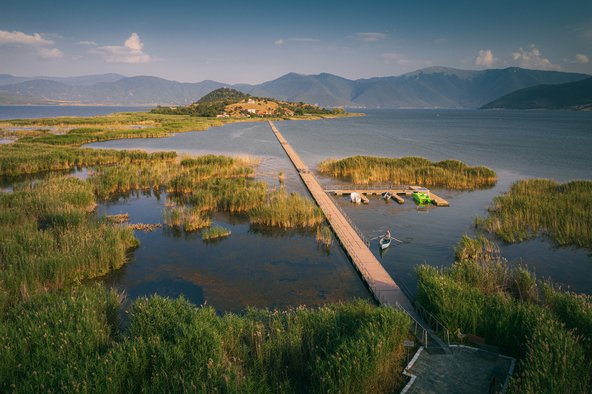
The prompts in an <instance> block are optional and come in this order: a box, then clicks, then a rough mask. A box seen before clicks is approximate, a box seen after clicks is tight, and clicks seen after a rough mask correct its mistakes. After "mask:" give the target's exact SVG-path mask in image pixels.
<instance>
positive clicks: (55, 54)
mask: <svg viewBox="0 0 592 394" xmlns="http://www.w3.org/2000/svg"><path fill="white" fill-rule="evenodd" d="M37 56H39V58H40V59H43V60H52V59H58V58H60V57H63V56H64V53H63V52H62V51H60V50H59V49H58V48H40V49H39V51H37Z"/></svg>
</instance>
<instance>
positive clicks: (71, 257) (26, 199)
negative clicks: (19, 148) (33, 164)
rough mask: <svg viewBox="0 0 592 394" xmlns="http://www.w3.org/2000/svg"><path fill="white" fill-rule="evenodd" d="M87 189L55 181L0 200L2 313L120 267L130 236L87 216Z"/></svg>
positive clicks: (91, 206)
mask: <svg viewBox="0 0 592 394" xmlns="http://www.w3.org/2000/svg"><path fill="white" fill-rule="evenodd" d="M94 207H95V198H94V195H93V192H92V187H91V185H90V184H88V183H86V182H84V181H80V180H77V179H74V178H67V177H57V178H49V179H48V180H46V181H40V182H38V183H36V184H34V185H33V186H29V187H23V188H22V189H17V190H15V191H14V192H13V193H9V194H0V238H1V239H2V242H1V243H0V261H1V262H2V265H1V269H0V297H3V298H4V299H2V300H0V307H1V306H2V304H4V305H6V303H7V302H8V301H10V300H26V299H28V298H29V297H30V296H32V295H34V294H37V293H40V292H44V291H48V290H55V289H60V288H63V287H65V286H69V285H72V284H74V283H77V282H80V281H82V280H84V279H88V278H93V277H96V276H99V275H103V274H106V273H107V272H109V271H110V270H112V269H115V268H119V267H121V266H122V265H123V264H124V263H125V261H126V253H127V251H128V250H129V249H130V248H133V247H135V246H136V245H137V240H136V239H135V238H134V235H133V232H132V231H131V230H129V229H126V228H122V227H119V226H117V225H114V224H112V223H109V222H108V221H104V220H101V219H99V218H97V217H96V215H95V214H94V213H93V212H91V211H92V210H93V209H94Z"/></svg>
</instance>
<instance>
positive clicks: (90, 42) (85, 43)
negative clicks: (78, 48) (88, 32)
mask: <svg viewBox="0 0 592 394" xmlns="http://www.w3.org/2000/svg"><path fill="white" fill-rule="evenodd" d="M78 45H97V43H96V42H95V41H90V40H88V41H87V40H84V41H78Z"/></svg>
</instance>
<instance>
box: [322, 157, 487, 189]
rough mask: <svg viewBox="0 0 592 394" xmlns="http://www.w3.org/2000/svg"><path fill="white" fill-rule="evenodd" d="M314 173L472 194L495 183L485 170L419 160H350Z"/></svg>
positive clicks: (365, 182)
mask: <svg viewBox="0 0 592 394" xmlns="http://www.w3.org/2000/svg"><path fill="white" fill-rule="evenodd" d="M318 170H319V171H320V172H321V173H322V174H325V175H329V176H332V177H340V178H345V179H347V181H349V182H352V183H354V184H359V185H368V184H373V183H374V184H379V183H389V184H399V185H409V184H410V185H422V186H426V187H443V188H447V189H458V190H472V189H480V188H489V187H493V186H494V185H495V183H496V182H497V175H496V173H495V171H493V170H491V169H489V168H487V167H471V166H468V165H466V164H465V163H463V162H461V161H458V160H444V161H439V162H431V161H429V160H428V159H425V158H422V157H401V158H387V157H370V156H353V157H348V158H345V159H341V160H334V159H329V160H325V161H323V162H321V163H320V164H319V165H318Z"/></svg>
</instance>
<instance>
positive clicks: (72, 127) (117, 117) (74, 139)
mask: <svg viewBox="0 0 592 394" xmlns="http://www.w3.org/2000/svg"><path fill="white" fill-rule="evenodd" d="M228 121H230V120H226V122H228ZM233 121H238V120H233ZM222 124H224V121H222V120H220V119H216V118H213V119H212V118H197V117H192V116H186V115H185V116H184V115H156V114H150V113H142V112H136V113H119V114H111V115H104V116H95V117H57V118H44V119H15V120H7V121H2V122H1V123H0V127H2V128H9V127H15V126H16V127H26V128H31V129H47V128H49V129H50V130H54V131H55V132H53V133H43V134H41V135H33V136H25V137H22V138H21V139H20V141H22V142H26V143H41V144H49V145H67V146H80V145H82V144H87V143H91V142H97V141H106V140H113V139H125V138H158V137H166V136H169V135H171V134H172V133H179V132H186V131H201V130H207V129H208V128H210V127H212V126H221V125H222ZM17 135H18V134H17Z"/></svg>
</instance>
